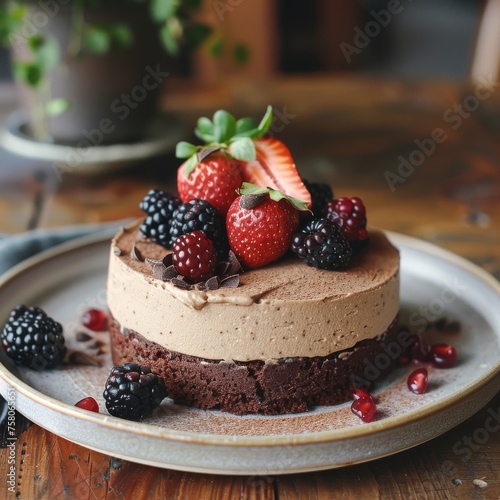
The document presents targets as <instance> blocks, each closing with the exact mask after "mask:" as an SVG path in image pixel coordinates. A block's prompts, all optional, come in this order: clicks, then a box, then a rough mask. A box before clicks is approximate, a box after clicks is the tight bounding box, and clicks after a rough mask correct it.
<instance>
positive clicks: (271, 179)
mask: <svg viewBox="0 0 500 500" xmlns="http://www.w3.org/2000/svg"><path fill="white" fill-rule="evenodd" d="M272 119H273V118H272V107H271V106H269V107H268V109H267V111H266V113H265V115H264V117H263V119H262V120H261V122H260V123H259V124H257V123H256V122H254V121H253V120H252V119H251V118H244V119H240V120H236V119H235V118H234V117H233V116H232V115H231V114H229V113H228V112H226V111H223V110H219V111H217V112H216V113H215V114H214V116H213V119H212V120H210V119H209V118H206V117H204V118H200V120H199V121H198V127H197V129H196V136H197V137H198V138H200V139H201V140H202V141H203V142H204V144H203V145H194V144H190V143H187V142H184V141H183V142H180V143H179V144H178V145H177V148H176V154H177V156H178V157H179V158H183V159H185V161H184V163H183V164H182V165H181V166H180V167H179V169H178V171H177V191H178V196H177V195H174V194H170V193H166V192H165V191H162V190H160V189H153V190H151V191H150V192H149V193H148V194H147V195H146V196H145V198H144V199H143V200H142V201H141V203H140V208H141V210H142V211H143V212H144V213H145V214H146V217H145V218H144V219H143V220H140V221H137V222H136V223H134V224H132V225H130V226H128V227H126V228H125V229H123V230H122V231H120V232H119V233H118V234H117V235H116V237H115V238H114V239H113V242H112V247H111V255H110V265H109V276H108V282H107V294H108V305H109V309H110V313H111V315H112V323H111V342H112V352H113V361H114V363H115V364H117V365H120V364H123V363H127V362H135V363H137V364H139V365H147V366H148V367H149V368H150V369H151V370H152V371H154V372H156V373H158V374H159V375H160V376H161V377H162V378H163V379H164V381H165V386H166V388H167V391H168V393H169V395H170V397H171V398H172V399H173V400H174V401H175V402H176V403H179V404H184V405H190V406H195V407H198V408H202V409H219V410H222V411H227V412H232V413H235V414H249V413H258V414H269V415H272V414H283V413H295V412H301V411H306V410H308V409H309V408H311V407H312V406H316V405H334V404H338V403H341V402H344V401H347V400H348V399H350V398H351V394H352V390H353V386H355V387H359V385H360V384H359V381H365V382H371V381H372V378H373V371H372V372H371V374H370V376H369V377H368V376H366V371H367V368H368V364H369V363H373V362H374V361H377V360H381V362H378V363H377V365H378V366H377V367H376V368H377V370H378V372H379V374H380V375H382V374H383V373H385V372H386V371H388V370H390V369H391V368H393V367H394V366H395V365H396V364H397V363H398V360H397V359H393V357H391V356H389V355H388V354H387V352H386V348H385V347H386V344H389V343H392V342H397V340H398V335H399V328H398V310H399V253H398V251H397V250H396V249H395V248H394V247H393V246H392V245H391V244H390V243H389V241H388V240H387V238H386V237H385V236H384V234H383V233H382V232H380V231H375V230H373V231H370V232H368V230H367V218H366V208H365V206H364V204H363V201H362V200H361V199H360V198H358V197H341V198H335V199H334V198H333V193H332V190H331V188H330V187H329V186H327V185H324V184H321V183H316V182H307V181H305V180H304V179H302V177H301V176H300V174H299V172H298V170H297V168H296V166H295V163H294V161H293V158H292V155H291V153H290V151H289V149H288V148H287V146H286V145H285V144H283V142H281V141H279V140H278V139H276V138H274V137H266V134H267V131H268V130H269V127H270V126H271V123H272ZM382 357H383V360H382ZM382 361H383V362H382ZM353 411H354V409H353Z"/></svg>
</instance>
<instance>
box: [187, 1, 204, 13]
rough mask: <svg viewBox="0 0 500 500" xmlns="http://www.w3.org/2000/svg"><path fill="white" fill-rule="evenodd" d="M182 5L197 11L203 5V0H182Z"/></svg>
mask: <svg viewBox="0 0 500 500" xmlns="http://www.w3.org/2000/svg"><path fill="white" fill-rule="evenodd" d="M184 5H185V6H186V7H187V8H188V9H191V10H194V11H198V10H200V9H201V7H202V6H203V0H184Z"/></svg>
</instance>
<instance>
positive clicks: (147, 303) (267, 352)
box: [107, 223, 399, 362]
mask: <svg viewBox="0 0 500 500" xmlns="http://www.w3.org/2000/svg"><path fill="white" fill-rule="evenodd" d="M137 225H138V224H137V223H134V224H132V225H131V226H129V227H128V228H125V229H124V230H123V231H121V232H120V233H119V234H118V235H117V236H116V237H115V239H114V240H113V244H112V248H111V256H110V268H109V275H108V283H107V294H108V304H109V308H110V311H111V313H112V314H113V316H114V317H115V319H116V320H117V321H118V322H119V323H120V325H121V326H122V327H123V328H125V329H129V330H132V331H135V332H139V333H140V334H141V335H142V336H143V337H144V338H145V339H147V340H148V341H150V342H154V343H155V344H157V345H159V346H161V347H163V348H165V349H167V350H169V351H173V352H178V353H182V354H186V355H190V356H196V357H200V358H204V359H211V360H223V359H232V360H235V361H242V362H248V361H254V360H260V361H264V362H265V361H270V360H274V359H279V358H283V357H310V358H312V357H317V356H319V357H321V356H327V355H329V354H331V353H334V352H337V351H341V350H344V349H348V348H351V347H353V346H354V345H355V344H356V343H357V342H360V341H362V340H366V339H370V338H374V337H376V336H378V335H380V334H381V333H382V332H385V331H386V330H387V329H388V328H389V326H390V325H391V324H392V322H393V321H394V318H395V317H396V315H397V313H398V310H399V253H398V251H397V250H396V249H395V248H394V247H393V246H392V245H391V244H390V243H389V241H388V240H387V238H386V237H385V236H384V234H383V233H382V232H379V231H375V230H374V231H371V233H370V235H371V242H370V245H369V247H368V248H367V249H365V250H364V251H363V252H362V253H361V254H360V255H358V256H356V257H355V258H354V259H353V261H352V264H351V266H350V267H349V269H348V270H346V271H344V272H341V273H339V272H331V271H321V270H317V269H315V268H311V267H308V266H304V264H303V262H301V261H300V260H298V259H296V258H293V257H290V258H286V259H284V260H282V261H280V262H277V263H275V264H273V265H272V266H267V267H264V268H260V269H256V270H253V271H249V272H246V273H243V274H242V275H241V285H240V286H239V287H238V288H231V289H219V290H214V291H209V292H207V291H200V290H182V289H179V288H176V287H175V286H173V285H172V284H170V283H166V282H163V281H161V280H158V279H157V278H155V277H154V276H153V274H152V271H151V268H150V266H149V265H148V264H147V263H145V262H141V261H138V260H134V259H133V258H132V257H131V256H130V254H131V251H132V249H133V247H134V246H135V247H136V248H137V249H138V250H139V251H140V253H141V254H142V255H144V256H146V257H149V258H155V259H161V258H162V257H163V256H164V255H165V254H166V253H167V250H165V249H164V248H163V247H160V246H159V245H156V244H154V243H152V242H150V241H147V240H140V239H138V228H137ZM117 249H118V250H117Z"/></svg>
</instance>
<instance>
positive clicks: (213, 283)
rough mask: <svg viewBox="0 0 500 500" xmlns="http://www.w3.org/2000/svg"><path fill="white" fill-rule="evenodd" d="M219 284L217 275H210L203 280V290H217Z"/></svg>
mask: <svg viewBox="0 0 500 500" xmlns="http://www.w3.org/2000/svg"><path fill="white" fill-rule="evenodd" d="M219 286H220V279H219V277H218V276H212V277H211V278H209V279H208V280H207V281H206V282H205V290H217V288H219Z"/></svg>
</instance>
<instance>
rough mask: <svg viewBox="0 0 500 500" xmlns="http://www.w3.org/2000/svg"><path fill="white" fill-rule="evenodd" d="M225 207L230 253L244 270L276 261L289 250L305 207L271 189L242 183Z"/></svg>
mask: <svg viewBox="0 0 500 500" xmlns="http://www.w3.org/2000/svg"><path fill="white" fill-rule="evenodd" d="M239 193H240V196H239V197H238V198H236V199H235V200H234V201H233V203H232V205H231V206H230V207H229V211H228V213H227V219H226V229H227V235H228V238H229V245H230V247H231V250H232V251H233V252H234V253H235V255H236V257H238V260H239V261H240V262H241V264H242V265H243V266H244V267H246V268H256V267H262V266H265V265H266V264H269V263H270V262H273V261H275V260H277V259H279V258H280V257H281V256H282V255H284V254H285V253H286V252H287V250H288V249H289V247H290V243H291V240H292V236H293V235H294V233H295V231H296V229H297V227H298V226H299V219H300V216H299V210H307V207H306V204H305V203H304V202H302V201H300V200H297V199H295V198H291V197H289V196H287V195H285V194H284V193H282V192H280V191H276V190H274V189H271V188H261V187H259V186H255V185H253V184H249V183H243V187H242V189H240V190H239Z"/></svg>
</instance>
